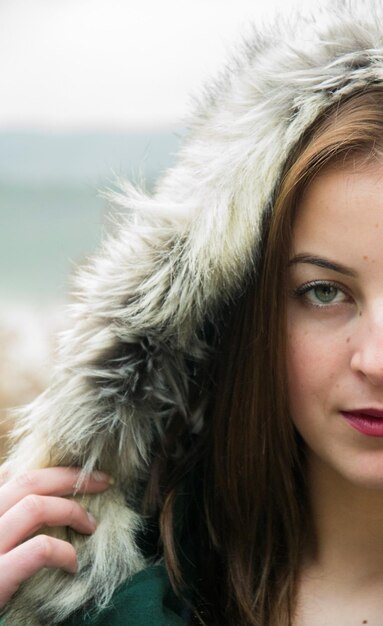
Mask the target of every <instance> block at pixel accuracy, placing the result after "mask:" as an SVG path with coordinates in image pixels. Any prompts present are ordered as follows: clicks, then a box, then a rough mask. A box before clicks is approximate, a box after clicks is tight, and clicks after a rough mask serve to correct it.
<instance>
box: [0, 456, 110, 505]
mask: <svg viewBox="0 0 383 626" xmlns="http://www.w3.org/2000/svg"><path fill="white" fill-rule="evenodd" d="M80 472H81V470H80V469H79V468H75V467H50V468H44V469H38V470H31V471H28V472H24V473H22V474H18V475H16V476H14V477H13V478H11V479H10V480H8V481H6V482H4V483H3V484H2V485H1V483H0V516H2V515H3V514H4V513H5V512H6V511H8V509H9V508H10V507H12V506H13V505H14V504H16V503H17V502H19V501H20V500H21V499H22V498H24V497H25V496H27V495H28V494H31V493H34V494H36V495H42V496H44V495H52V496H67V495H71V494H73V492H74V491H76V493H85V492H86V493H100V492H102V491H104V490H105V489H107V488H108V487H109V486H110V485H111V483H112V479H111V477H110V476H108V475H107V474H104V473H102V472H92V473H91V474H89V476H88V478H87V480H86V481H85V482H84V483H82V484H81V487H80V488H79V489H77V482H78V479H79V476H80Z"/></svg>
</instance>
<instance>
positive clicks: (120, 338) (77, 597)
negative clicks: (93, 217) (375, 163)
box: [6, 0, 383, 626]
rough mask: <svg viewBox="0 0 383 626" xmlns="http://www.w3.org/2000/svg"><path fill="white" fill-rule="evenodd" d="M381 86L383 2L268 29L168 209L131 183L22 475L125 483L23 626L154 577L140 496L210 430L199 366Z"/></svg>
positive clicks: (211, 91) (192, 149)
mask: <svg viewBox="0 0 383 626" xmlns="http://www.w3.org/2000/svg"><path fill="white" fill-rule="evenodd" d="M371 83H382V86H383V7H382V4H381V2H373V1H372V0H355V1H346V0H343V1H338V2H332V3H331V6H329V7H327V8H326V9H325V10H323V11H322V10H321V9H318V10H316V12H313V14H312V15H309V14H308V15H305V16H299V15H297V14H294V15H293V16H292V17H291V19H290V20H281V19H280V20H279V21H278V22H277V23H276V24H275V25H274V26H273V27H272V28H268V29H266V30H265V31H264V32H262V33H261V32H258V31H257V30H256V29H254V32H253V34H252V37H251V38H250V40H249V41H247V42H244V43H243V44H242V47H241V48H240V50H239V52H238V56H237V58H235V59H234V60H232V61H231V62H229V64H228V66H227V68H226V71H225V72H224V73H223V74H222V75H221V76H219V78H218V79H217V81H216V83H214V84H213V85H210V86H209V88H208V89H206V92H205V93H204V94H203V97H202V99H201V102H200V103H198V105H197V106H196V111H195V114H194V116H193V117H192V119H191V121H190V130H189V135H188V138H187V139H186V141H185V143H184V145H183V147H182V149H181V151H180V154H179V158H178V162H177V163H176V165H175V166H174V167H173V168H172V169H170V170H169V171H168V173H167V174H166V175H165V176H164V178H163V179H162V180H160V181H159V183H158V185H157V188H156V191H155V193H154V194H153V196H148V195H146V194H145V193H144V192H142V191H140V190H139V189H136V188H134V187H133V186H132V185H131V184H129V183H124V184H123V185H122V188H121V192H120V193H119V194H115V195H114V196H113V201H114V203H115V204H116V205H117V206H120V207H124V209H125V210H127V214H126V217H125V218H124V220H123V222H122V223H121V226H120V229H119V232H118V234H117V235H116V236H115V237H110V238H109V239H108V240H107V241H105V243H104V246H103V249H102V251H101V252H100V254H99V255H98V256H97V257H96V258H95V259H94V260H93V261H92V262H91V264H90V265H89V266H88V267H87V268H83V269H81V271H80V272H79V273H78V276H77V279H76V280H77V283H76V285H77V287H76V289H77V292H78V302H77V304H76V305H74V306H73V307H72V310H71V315H72V316H73V326H72V329H71V330H69V331H68V332H66V333H65V334H64V335H63V336H62V337H61V349H60V355H59V359H58V365H57V367H56V370H55V372H54V376H53V383H52V385H51V387H50V388H49V389H48V390H47V391H46V392H45V393H44V394H42V395H41V396H40V397H39V398H38V399H37V400H36V401H35V402H33V403H32V404H31V405H30V406H28V407H26V408H25V410H23V411H22V412H21V414H20V417H19V419H18V424H17V427H16V429H15V432H14V437H15V446H14V449H13V452H12V454H11V456H10V458H9V460H8V461H7V463H6V469H7V470H9V471H10V472H11V474H13V473H15V472H20V471H24V470H27V469H28V468H39V467H45V466H50V465H56V464H67V465H82V466H83V467H84V471H85V472H88V471H91V470H92V469H93V468H101V469H103V470H105V471H109V472H110V473H111V474H112V475H113V476H114V478H115V479H116V484H115V486H114V487H113V488H112V489H110V490H109V491H108V492H107V493H104V494H102V495H99V496H91V497H84V498H82V499H83V501H84V503H85V504H86V506H87V507H88V509H89V510H90V511H91V512H92V513H93V514H94V516H95V517H96V519H98V520H99V527H98V529H97V531H96V533H95V535H94V536H93V537H91V538H86V537H82V536H79V535H77V534H75V533H71V534H70V537H69V539H70V540H71V541H72V542H73V544H74V545H75V547H76V549H77V551H78V555H79V562H80V569H79V573H78V574H77V575H76V576H75V577H72V576H69V575H66V574H64V573H62V572H61V571H60V572H59V571H57V572H54V573H53V572H52V571H43V572H41V573H40V574H39V575H37V576H35V577H34V578H32V579H31V580H30V581H29V582H28V583H27V584H25V585H24V586H23V587H22V588H21V589H20V591H19V592H18V594H16V596H15V598H14V600H13V601H12V602H11V604H10V608H9V612H8V620H9V624H12V626H21V625H24V624H26V623H28V624H30V625H34V626H37V625H39V624H45V623H48V624H50V625H51V624H54V623H58V622H59V621H60V620H62V619H64V618H65V617H66V616H68V615H69V614H70V613H71V612H72V611H74V610H75V609H77V608H78V607H80V606H82V605H84V604H85V603H89V602H93V603H95V604H96V605H97V606H98V607H102V606H105V605H106V604H107V603H108V601H109V600H110V598H111V596H112V594H113V592H114V590H115V588H116V587H117V586H118V585H119V584H120V583H121V582H123V581H124V580H125V579H127V578H128V577H130V576H132V575H133V574H134V573H135V572H137V571H138V570H140V569H142V568H143V567H145V562H144V559H143V557H142V555H141V554H140V552H139V550H138V548H137V546H136V542H135V533H136V531H137V529H138V528H139V527H140V525H141V524H142V519H141V517H140V514H139V511H136V510H133V509H136V508H137V507H136V506H134V505H133V508H131V506H130V505H129V506H128V505H127V504H126V501H125V495H126V494H130V496H132V494H135V492H136V488H137V484H138V482H139V481H142V480H144V478H145V475H146V472H147V471H148V467H149V466H150V458H151V448H152V445H153V441H155V440H156V439H157V438H158V437H162V436H163V435H164V432H165V431H166V423H167V421H168V419H169V417H170V416H171V415H172V413H174V412H180V413H181V414H182V415H183V416H184V419H185V420H186V422H187V423H189V425H190V428H191V429H194V430H195V431H198V429H199V428H200V424H201V419H202V416H203V408H204V402H205V400H206V399H205V398H201V405H200V406H199V407H197V409H195V410H194V412H191V411H190V408H189V386H190V376H191V374H190V363H194V366H195V368H196V369H197V371H198V369H201V368H202V369H203V368H205V367H206V366H207V365H208V363H209V359H210V358H211V352H212V347H211V346H210V345H208V341H207V340H206V338H205V336H204V333H203V328H204V324H205V323H206V321H207V320H210V321H214V320H215V319H216V317H217V315H218V314H219V311H220V309H221V307H222V305H223V303H225V302H228V301H229V300H231V299H234V298H235V297H236V296H237V294H238V291H239V290H240V289H242V288H243V286H244V284H245V282H246V280H247V278H248V276H249V275H250V274H251V273H252V272H254V271H256V261H257V250H258V247H259V232H260V221H261V216H262V214H263V212H264V211H265V209H266V207H268V206H269V205H270V202H271V200H272V198H273V193H274V190H275V188H276V186H277V185H278V182H279V178H280V173H281V170H282V168H283V165H284V163H285V161H286V159H287V157H288V156H289V154H290V153H291V150H292V149H293V147H294V145H295V143H296V142H297V140H298V139H299V137H300V136H301V135H302V133H303V132H304V131H305V129H307V127H308V126H309V125H310V124H311V123H312V122H313V121H314V120H315V119H316V117H317V116H318V115H320V114H321V113H322V112H323V111H324V109H325V108H326V107H327V106H328V105H330V104H331V103H333V102H335V101H337V100H338V99H339V98H341V97H342V96H344V95H347V94H349V93H351V92H353V91H355V90H360V89H364V88H365V87H367V86H368V85H370V84H371ZM131 500H132V497H131V498H130V501H131ZM137 506H138V505H137ZM55 535H56V536H61V537H65V536H67V535H66V533H65V532H64V531H62V532H59V531H57V532H55Z"/></svg>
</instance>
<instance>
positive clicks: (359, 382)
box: [287, 164, 383, 488]
mask: <svg viewBox="0 0 383 626" xmlns="http://www.w3.org/2000/svg"><path fill="white" fill-rule="evenodd" d="M288 288H289V297H288V307H287V331H288V332H287V369H288V385H289V403H290V412H291V416H292V419H293V422H294V424H295V426H296V428H297V430H298V431H299V433H300V434H301V436H302V437H303V439H304V440H305V441H306V444H307V446H308V449H309V456H310V458H311V460H314V461H315V460H316V461H317V462H320V463H321V464H323V463H325V464H326V465H327V466H329V467H331V468H332V470H335V471H336V472H337V473H339V474H341V475H342V476H343V477H344V478H346V479H348V480H350V481H352V482H354V483H358V484H361V485H364V486H369V487H379V488H383V164H382V165H381V166H380V165H371V166H369V167H368V168H366V167H364V168H363V169H359V170H358V168H357V167H355V166H354V167H353V166H351V165H350V166H349V167H347V166H343V167H339V166H336V165H334V166H333V167H328V168H327V169H324V170H323V172H322V173H320V174H319V175H318V176H317V177H316V179H315V180H314V181H313V182H312V183H311V184H310V185H309V187H308V188H307V189H306V191H305V193H304V195H303V198H302V200H301V202H300V204H299V206H298V210H297V216H296V221H295V225H294V229H293V241H292V250H291V255H290V263H289V280H288Z"/></svg>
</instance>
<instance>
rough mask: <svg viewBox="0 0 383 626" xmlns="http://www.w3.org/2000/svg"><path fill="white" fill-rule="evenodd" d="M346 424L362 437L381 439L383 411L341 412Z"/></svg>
mask: <svg viewBox="0 0 383 626" xmlns="http://www.w3.org/2000/svg"><path fill="white" fill-rule="evenodd" d="M340 413H341V415H343V417H344V418H345V419H346V420H347V422H348V423H349V424H350V426H352V428H355V430H358V431H359V432H360V433H363V434H364V435H368V436H369V437H383V411H380V410H379V409H352V410H351V411H341V412H340Z"/></svg>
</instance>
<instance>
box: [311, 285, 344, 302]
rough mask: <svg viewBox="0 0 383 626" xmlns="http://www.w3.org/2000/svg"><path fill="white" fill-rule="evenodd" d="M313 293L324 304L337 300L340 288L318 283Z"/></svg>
mask: <svg viewBox="0 0 383 626" xmlns="http://www.w3.org/2000/svg"><path fill="white" fill-rule="evenodd" d="M312 291H313V294H314V295H315V298H316V299H317V300H319V302H321V303H322V304H328V303H330V302H332V301H333V300H335V298H336V297H337V295H338V292H339V289H337V287H334V286H333V285H318V286H317V287H314V288H313V290H312Z"/></svg>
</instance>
